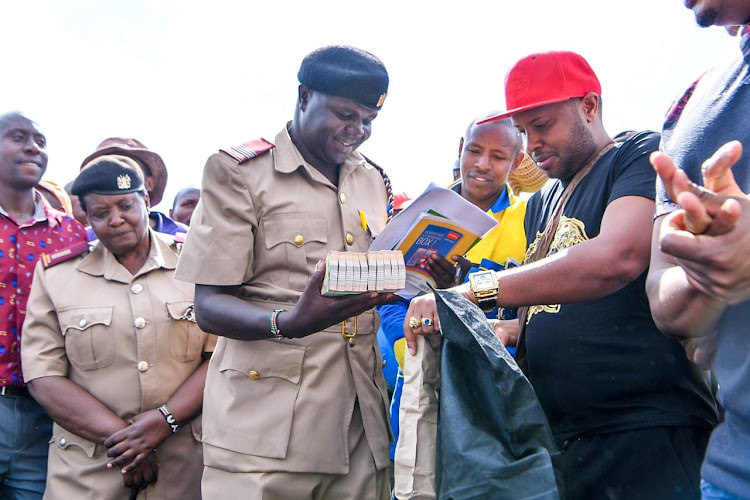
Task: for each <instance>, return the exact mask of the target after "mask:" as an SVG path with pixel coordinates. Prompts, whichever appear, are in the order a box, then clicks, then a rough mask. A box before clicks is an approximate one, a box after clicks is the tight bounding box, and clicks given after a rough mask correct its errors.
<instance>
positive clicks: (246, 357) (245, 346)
mask: <svg viewBox="0 0 750 500" xmlns="http://www.w3.org/2000/svg"><path fill="white" fill-rule="evenodd" d="M239 344H241V345H240V347H238V348H236V349H234V350H232V351H231V352H230V353H229V355H228V356H225V357H224V359H223V360H222V361H221V364H220V365H219V371H220V372H223V371H226V370H233V371H236V372H240V373H242V374H244V375H245V376H246V377H248V378H250V379H253V380H262V379H266V378H272V377H278V378H282V379H284V380H287V381H289V382H291V383H293V384H298V383H299V381H300V378H301V376H302V361H303V360H304V357H305V348H304V347H302V346H296V345H292V344H289V343H286V342H279V341H276V340H256V341H249V342H242V343H239Z"/></svg>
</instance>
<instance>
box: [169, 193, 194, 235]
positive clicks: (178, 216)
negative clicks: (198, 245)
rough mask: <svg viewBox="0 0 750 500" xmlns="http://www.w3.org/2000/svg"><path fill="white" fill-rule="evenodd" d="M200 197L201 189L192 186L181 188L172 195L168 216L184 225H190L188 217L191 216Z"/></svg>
mask: <svg viewBox="0 0 750 500" xmlns="http://www.w3.org/2000/svg"><path fill="white" fill-rule="evenodd" d="M200 199H201V190H200V189H198V188H194V187H186V188H182V189H181V190H180V191H179V192H178V193H177V195H176V196H175V197H174V201H173V202H172V208H170V209H169V216H170V217H171V218H172V219H173V220H175V221H177V222H179V223H181V224H185V225H186V226H190V219H192V218H193V211H194V210H195V207H197V206H198V202H199V201H200Z"/></svg>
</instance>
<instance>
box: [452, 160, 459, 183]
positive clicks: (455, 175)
mask: <svg viewBox="0 0 750 500" xmlns="http://www.w3.org/2000/svg"><path fill="white" fill-rule="evenodd" d="M460 178H461V159H460V158H457V159H456V162H455V163H454V164H453V181H454V182H455V181H457V180H459V179H460Z"/></svg>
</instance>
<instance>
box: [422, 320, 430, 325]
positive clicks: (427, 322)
mask: <svg viewBox="0 0 750 500" xmlns="http://www.w3.org/2000/svg"><path fill="white" fill-rule="evenodd" d="M422 324H423V325H424V326H432V318H422Z"/></svg>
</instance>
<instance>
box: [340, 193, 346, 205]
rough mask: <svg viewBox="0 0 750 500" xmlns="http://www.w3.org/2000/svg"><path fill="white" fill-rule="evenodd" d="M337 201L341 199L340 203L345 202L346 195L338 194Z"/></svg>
mask: <svg viewBox="0 0 750 500" xmlns="http://www.w3.org/2000/svg"><path fill="white" fill-rule="evenodd" d="M339 201H341V204H342V205H343V204H344V203H346V195H345V194H344V193H341V194H339Z"/></svg>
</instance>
